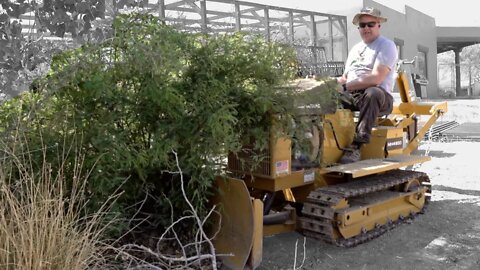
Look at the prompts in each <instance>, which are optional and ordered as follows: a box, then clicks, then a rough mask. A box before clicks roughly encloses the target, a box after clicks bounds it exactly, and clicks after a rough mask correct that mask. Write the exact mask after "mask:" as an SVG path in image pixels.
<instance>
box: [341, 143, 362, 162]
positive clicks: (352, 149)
mask: <svg viewBox="0 0 480 270" xmlns="http://www.w3.org/2000/svg"><path fill="white" fill-rule="evenodd" d="M359 160H360V147H359V146H357V145H350V146H349V147H347V148H345V150H343V156H342V158H340V160H339V161H338V163H340V164H348V163H353V162H357V161H359Z"/></svg>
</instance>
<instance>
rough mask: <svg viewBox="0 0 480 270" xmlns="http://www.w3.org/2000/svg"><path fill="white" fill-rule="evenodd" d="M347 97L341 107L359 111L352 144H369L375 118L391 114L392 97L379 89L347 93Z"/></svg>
mask: <svg viewBox="0 0 480 270" xmlns="http://www.w3.org/2000/svg"><path fill="white" fill-rule="evenodd" d="M347 96H349V97H348V101H346V100H342V104H343V107H344V108H346V109H350V110H353V111H360V115H359V116H358V123H357V127H356V134H355V138H354V139H353V143H354V144H356V145H361V144H364V143H369V142H370V137H371V134H372V127H373V126H374V124H375V122H376V120H377V117H379V116H382V115H386V114H389V113H391V112H392V109H393V97H392V95H390V94H389V93H387V91H385V90H383V89H382V88H380V87H369V88H367V89H365V90H357V91H353V92H349V93H348V94H347Z"/></svg>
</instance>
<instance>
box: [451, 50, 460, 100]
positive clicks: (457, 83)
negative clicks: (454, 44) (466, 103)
mask: <svg viewBox="0 0 480 270" xmlns="http://www.w3.org/2000/svg"><path fill="white" fill-rule="evenodd" d="M453 51H454V52H455V92H456V93H457V96H459V95H460V90H461V80H462V79H461V77H460V52H461V51H462V48H457V49H455V50H453Z"/></svg>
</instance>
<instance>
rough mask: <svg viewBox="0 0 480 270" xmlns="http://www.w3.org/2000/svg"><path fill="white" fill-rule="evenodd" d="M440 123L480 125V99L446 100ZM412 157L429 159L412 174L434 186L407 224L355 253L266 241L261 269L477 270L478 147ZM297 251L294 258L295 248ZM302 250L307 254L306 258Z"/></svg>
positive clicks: (293, 237) (283, 238) (295, 237)
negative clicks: (420, 210) (422, 176)
mask: <svg viewBox="0 0 480 270" xmlns="http://www.w3.org/2000/svg"><path fill="white" fill-rule="evenodd" d="M448 103H449V112H448V113H447V114H446V115H445V116H444V117H443V118H442V119H440V121H451V120H456V121H457V122H459V123H464V122H480V116H479V114H480V100H450V101H448ZM416 154H427V155H429V156H431V157H432V160H431V161H429V162H427V163H424V164H421V165H419V166H417V167H415V168H414V169H415V170H417V171H423V172H426V173H427V174H428V175H429V177H430V180H431V182H432V184H433V193H432V202H430V204H429V206H428V210H427V211H426V213H425V214H424V215H420V216H418V217H417V218H416V219H415V220H414V221H413V222H412V223H411V224H402V225H399V226H398V227H397V228H395V229H394V230H392V231H389V232H387V233H386V234H384V235H382V236H380V237H378V238H376V239H374V240H372V241H370V242H368V243H365V244H362V245H359V246H357V247H354V248H339V247H335V246H332V245H329V244H326V243H323V242H320V241H316V240H313V239H306V245H305V249H304V248H303V241H304V237H303V236H302V235H300V234H298V233H287V234H281V235H276V236H273V237H269V238H265V239H264V254H263V262H262V265H261V267H260V269H262V270H267V269H268V270H273V269H294V262H295V258H296V267H297V268H298V267H299V266H300V264H301V263H302V260H303V257H304V255H305V261H304V262H303V267H302V268H301V269H409V270H410V269H435V270H436V269H475V270H478V269H480V173H479V171H480V163H479V160H480V142H464V141H463V142H462V141H457V142H432V141H426V142H424V143H423V144H422V145H421V146H420V148H419V150H418V151H417V153H416ZM296 245H297V248H298V251H297V254H296V255H295V246H296ZM304 251H305V254H304Z"/></svg>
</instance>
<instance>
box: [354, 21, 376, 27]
mask: <svg viewBox="0 0 480 270" xmlns="http://www.w3.org/2000/svg"><path fill="white" fill-rule="evenodd" d="M375 25H377V22H361V23H358V27H360V28H365V27H366V26H368V28H372V27H374V26H375Z"/></svg>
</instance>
